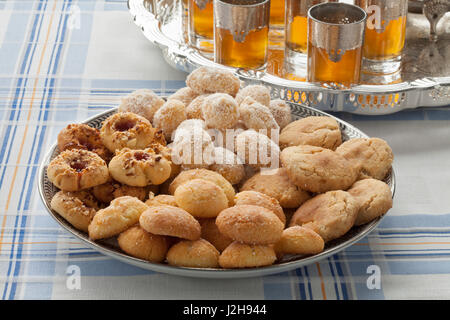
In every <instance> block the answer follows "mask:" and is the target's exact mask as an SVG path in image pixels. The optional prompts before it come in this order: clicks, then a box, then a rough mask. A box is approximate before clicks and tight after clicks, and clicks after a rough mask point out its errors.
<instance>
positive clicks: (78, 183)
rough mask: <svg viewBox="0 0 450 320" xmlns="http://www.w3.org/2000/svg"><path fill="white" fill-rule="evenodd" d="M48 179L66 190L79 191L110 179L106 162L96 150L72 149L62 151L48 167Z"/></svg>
mask: <svg viewBox="0 0 450 320" xmlns="http://www.w3.org/2000/svg"><path fill="white" fill-rule="evenodd" d="M47 176H48V179H49V180H50V181H51V182H52V183H53V184H54V185H55V186H57V187H58V188H59V189H62V190H64V191H79V190H83V189H87V188H91V187H94V186H97V185H100V184H103V183H105V182H106V181H108V179H109V173H108V167H107V166H106V162H105V161H104V160H103V159H102V158H100V156H99V155H97V154H96V153H94V152H91V151H87V150H82V149H72V150H66V151H63V152H61V153H60V154H59V155H58V156H57V157H55V158H54V159H53V160H52V161H51V162H50V164H49V165H48V167H47Z"/></svg>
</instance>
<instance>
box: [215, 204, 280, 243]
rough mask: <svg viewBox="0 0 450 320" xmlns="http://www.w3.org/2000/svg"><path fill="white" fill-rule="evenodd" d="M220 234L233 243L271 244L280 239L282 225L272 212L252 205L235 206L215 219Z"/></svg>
mask: <svg viewBox="0 0 450 320" xmlns="http://www.w3.org/2000/svg"><path fill="white" fill-rule="evenodd" d="M216 224H217V227H218V228H219V230H220V232H221V233H223V234H224V235H226V236H228V237H230V238H231V239H233V240H235V241H240V242H243V243H249V244H273V243H276V242H277V241H278V240H280V238H281V233H282V232H283V229H284V224H283V223H282V222H281V221H280V219H279V218H278V217H277V216H276V214H275V213H273V211H271V210H269V209H266V208H263V207H259V206H254V205H237V206H234V207H231V208H228V209H225V210H223V211H222V212H221V213H220V214H219V215H218V216H217V218H216Z"/></svg>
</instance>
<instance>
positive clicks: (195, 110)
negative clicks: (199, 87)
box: [186, 94, 210, 119]
mask: <svg viewBox="0 0 450 320" xmlns="http://www.w3.org/2000/svg"><path fill="white" fill-rule="evenodd" d="M208 96H210V94H202V95H200V96H198V97H197V98H195V99H194V100H192V102H191V103H189V105H187V107H186V115H187V117H188V119H203V114H202V105H203V102H204V101H205V99H206V98H207V97H208Z"/></svg>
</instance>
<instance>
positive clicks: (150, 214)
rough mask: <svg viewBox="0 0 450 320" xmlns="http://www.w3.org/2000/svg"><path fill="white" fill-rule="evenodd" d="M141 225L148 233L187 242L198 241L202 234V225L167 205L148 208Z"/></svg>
mask: <svg viewBox="0 0 450 320" xmlns="http://www.w3.org/2000/svg"><path fill="white" fill-rule="evenodd" d="M139 224H140V225H141V227H142V228H144V230H146V231H147V232H150V233H153V234H159V235H163V236H171V237H177V238H182V239H187V240H197V239H199V238H200V234H201V228H200V224H199V223H198V221H197V220H195V218H194V217H193V216H192V215H191V214H189V213H188V212H186V211H185V210H183V209H181V208H177V207H172V206H167V205H163V206H154V207H147V210H145V211H144V212H143V213H142V215H141V217H140V219H139Z"/></svg>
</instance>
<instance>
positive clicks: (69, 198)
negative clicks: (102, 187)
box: [50, 191, 99, 232]
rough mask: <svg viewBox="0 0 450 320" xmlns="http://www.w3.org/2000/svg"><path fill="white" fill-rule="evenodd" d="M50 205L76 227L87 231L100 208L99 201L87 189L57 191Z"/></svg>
mask: <svg viewBox="0 0 450 320" xmlns="http://www.w3.org/2000/svg"><path fill="white" fill-rule="evenodd" d="M50 206H51V208H52V209H53V210H55V211H56V212H58V213H59V214H60V215H61V216H62V217H63V218H64V219H66V220H67V221H68V222H69V223H70V224H71V225H72V226H74V227H75V228H76V229H78V230H81V231H84V232H87V231H88V226H89V224H90V223H91V221H92V218H93V217H94V215H95V213H96V212H97V210H98V209H99V207H98V203H97V201H96V200H95V199H94V197H93V196H92V195H91V194H90V193H89V192H87V191H78V192H67V191H59V192H58V193H56V194H55V195H54V196H53V198H52V201H51V203H50Z"/></svg>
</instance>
